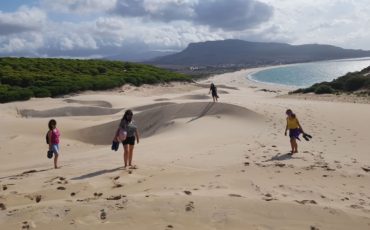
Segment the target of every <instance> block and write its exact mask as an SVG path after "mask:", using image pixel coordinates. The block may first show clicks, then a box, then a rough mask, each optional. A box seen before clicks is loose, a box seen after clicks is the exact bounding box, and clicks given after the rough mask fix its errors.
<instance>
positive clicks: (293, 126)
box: [285, 109, 312, 155]
mask: <svg viewBox="0 0 370 230" xmlns="http://www.w3.org/2000/svg"><path fill="white" fill-rule="evenodd" d="M285 114H286V115H287V118H286V121H287V123H286V128H285V136H286V135H287V131H288V130H289V138H290V145H291V147H292V150H291V154H292V155H293V154H294V153H298V144H297V140H300V139H299V135H300V134H301V133H303V138H304V139H305V140H306V141H309V140H310V139H309V138H312V136H311V135H309V134H307V133H305V132H304V131H303V128H302V126H301V124H300V123H299V121H298V119H297V117H296V115H295V114H294V113H293V111H292V110H291V109H288V110H287V111H286V112H285Z"/></svg>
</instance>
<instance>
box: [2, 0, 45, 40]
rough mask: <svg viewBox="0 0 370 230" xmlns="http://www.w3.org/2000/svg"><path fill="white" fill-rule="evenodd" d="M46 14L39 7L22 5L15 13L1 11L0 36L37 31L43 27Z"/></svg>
mask: <svg viewBox="0 0 370 230" xmlns="http://www.w3.org/2000/svg"><path fill="white" fill-rule="evenodd" d="M45 21H46V14H45V13H44V12H43V11H41V10H40V9H38V8H34V7H33V8H29V7H27V6H22V7H20V8H19V9H18V10H17V11H15V12H14V13H3V12H0V36H2V35H9V34H16V33H22V32H27V31H36V30H39V29H40V28H42V27H43V25H44V23H45Z"/></svg>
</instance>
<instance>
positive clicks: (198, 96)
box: [176, 94, 211, 100]
mask: <svg viewBox="0 0 370 230" xmlns="http://www.w3.org/2000/svg"><path fill="white" fill-rule="evenodd" d="M176 99H183V100H206V99H208V100H209V99H211V96H209V95H206V94H195V95H184V96H181V97H177V98H176Z"/></svg>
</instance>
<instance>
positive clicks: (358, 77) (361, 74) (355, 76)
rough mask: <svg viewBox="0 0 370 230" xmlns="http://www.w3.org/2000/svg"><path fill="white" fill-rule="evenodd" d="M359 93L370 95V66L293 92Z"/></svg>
mask: <svg viewBox="0 0 370 230" xmlns="http://www.w3.org/2000/svg"><path fill="white" fill-rule="evenodd" d="M343 92H345V93H354V92H356V93H358V94H362V95H369V96H370V66H369V67H367V68H365V69H363V70H361V71H358V72H352V73H347V74H346V75H344V76H341V77H339V78H337V79H334V80H333V81H331V82H321V83H316V84H314V85H312V86H311V87H308V88H305V89H298V90H296V91H293V92H291V93H315V94H332V93H336V94H338V93H343Z"/></svg>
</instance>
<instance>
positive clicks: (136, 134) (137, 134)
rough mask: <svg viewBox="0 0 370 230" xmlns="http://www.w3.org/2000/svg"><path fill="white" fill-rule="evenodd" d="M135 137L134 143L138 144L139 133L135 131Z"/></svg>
mask: <svg viewBox="0 0 370 230" xmlns="http://www.w3.org/2000/svg"><path fill="white" fill-rule="evenodd" d="M135 136H136V143H138V144H139V131H137V129H136V131H135Z"/></svg>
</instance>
